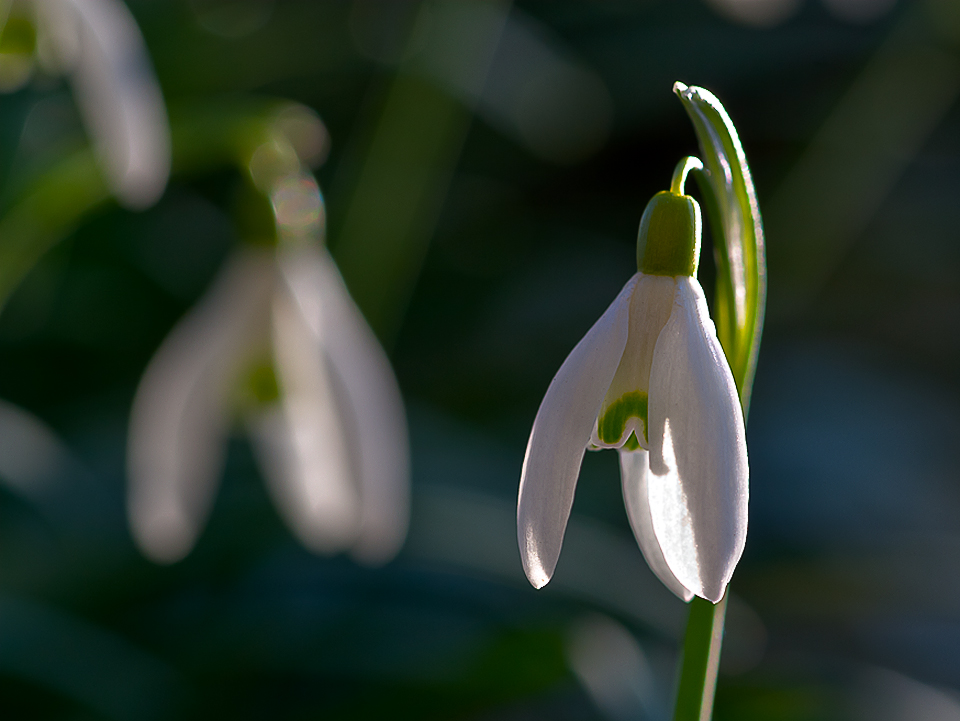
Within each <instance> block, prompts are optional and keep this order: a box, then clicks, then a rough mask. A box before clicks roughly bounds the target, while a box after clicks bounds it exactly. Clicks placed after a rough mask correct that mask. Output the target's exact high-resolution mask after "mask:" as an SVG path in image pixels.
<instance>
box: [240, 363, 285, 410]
mask: <svg viewBox="0 0 960 721" xmlns="http://www.w3.org/2000/svg"><path fill="white" fill-rule="evenodd" d="M246 390H247V392H248V393H249V394H250V395H251V396H252V397H253V398H254V399H256V400H257V402H259V403H260V404H262V405H267V404H269V403H273V402H274V401H276V400H278V399H279V398H280V384H279V383H278V382H277V374H276V373H275V372H274V370H273V365H272V364H271V363H261V364H258V365H256V366H254V367H253V368H252V369H251V371H250V375H248V376H247V388H246Z"/></svg>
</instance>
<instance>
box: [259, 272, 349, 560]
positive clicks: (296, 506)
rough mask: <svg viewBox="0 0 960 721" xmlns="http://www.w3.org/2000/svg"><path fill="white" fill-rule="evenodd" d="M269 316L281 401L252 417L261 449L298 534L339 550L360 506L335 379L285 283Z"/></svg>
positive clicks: (316, 546)
mask: <svg viewBox="0 0 960 721" xmlns="http://www.w3.org/2000/svg"><path fill="white" fill-rule="evenodd" d="M272 318H273V355H274V364H275V367H276V371H277V381H278V385H279V390H280V408H279V409H276V410H274V411H273V413H270V412H267V413H264V414H261V415H260V416H259V417H258V418H257V419H256V420H255V421H254V424H253V428H252V430H253V433H254V437H255V439H256V440H255V443H256V444H257V452H258V455H259V456H260V459H261V461H262V463H263V467H264V470H265V475H266V477H267V482H268V484H269V487H270V490H271V493H272V495H273V497H274V500H275V501H276V503H277V506H278V507H279V508H280V511H281V513H282V514H283V516H284V518H285V519H286V520H287V522H288V523H289V525H290V526H291V528H292V529H293V531H294V533H296V534H297V536H298V537H299V538H300V540H301V541H302V542H303V544H304V545H305V546H307V547H308V548H310V549H311V550H314V551H316V552H318V553H335V552H337V551H341V550H344V549H346V548H349V547H350V546H351V545H352V544H353V542H354V540H355V539H356V537H357V533H358V530H359V513H360V509H359V492H358V488H357V484H356V482H355V480H354V472H353V469H352V468H351V459H350V449H349V446H348V444H347V437H346V436H347V429H346V428H345V427H344V424H343V418H342V415H343V414H342V410H341V404H340V403H339V402H338V401H339V398H338V396H339V394H338V392H337V388H336V379H334V378H333V376H332V373H331V372H330V368H329V364H328V362H327V360H326V358H325V355H324V351H323V348H322V346H321V345H320V343H319V339H318V338H317V336H316V335H315V334H314V333H313V332H312V328H311V324H310V323H309V322H308V321H307V319H306V317H305V316H304V314H303V312H302V309H301V307H300V305H299V304H298V303H297V302H296V300H295V299H294V298H293V296H292V294H291V293H290V291H289V289H288V287H287V285H286V284H283V285H281V286H280V287H279V288H278V289H277V293H276V295H275V297H274V300H273V316H272Z"/></svg>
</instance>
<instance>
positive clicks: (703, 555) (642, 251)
mask: <svg viewBox="0 0 960 721" xmlns="http://www.w3.org/2000/svg"><path fill="white" fill-rule="evenodd" d="M690 161H694V159H690ZM695 162H696V163H697V164H699V161H695ZM690 167H692V163H690V162H688V163H686V164H685V165H684V167H683V169H682V173H679V181H678V179H677V178H678V176H675V181H674V186H673V189H672V190H671V191H670V192H663V193H658V194H657V195H656V196H654V198H653V200H651V202H650V204H649V205H648V206H647V209H646V210H645V211H644V214H643V219H642V220H641V223H640V234H639V240H638V248H637V256H638V268H639V271H638V272H637V273H636V274H635V275H634V276H633V277H632V278H630V280H629V281H627V284H626V286H624V288H623V290H622V291H621V293H620V295H618V296H617V298H616V300H614V301H613V303H612V304H611V305H610V307H609V308H608V309H607V311H606V312H605V313H604V314H603V315H602V316H601V317H600V319H599V320H598V321H597V322H596V323H595V324H594V326H593V327H592V328H591V329H590V330H589V331H588V332H587V335H586V336H584V338H583V339H582V340H581V341H580V342H579V343H578V344H577V346H576V347H575V348H574V349H573V351H572V352H571V353H570V355H569V356H568V357H567V359H566V361H564V363H563V365H562V366H561V367H560V370H559V371H558V372H557V374H556V376H555V377H554V379H553V381H552V382H551V383H550V387H549V388H548V389H547V393H546V395H545V396H544V399H543V402H542V403H541V404H540V410H539V411H538V412H537V416H536V419H535V420H534V423H533V430H532V431H531V433H530V440H529V442H528V444H527V451H526V457H525V458H524V462H523V471H522V474H521V479H520V494H519V504H518V511H517V521H518V540H519V543H520V553H521V556H522V558H523V566H524V570H525V571H526V574H527V578H529V579H530V582H531V583H532V584H533V585H534V586H535V587H537V588H540V587H542V586H543V585H545V584H546V583H547V582H548V581H549V580H550V577H551V576H552V575H553V571H554V568H555V567H556V564H557V559H558V557H559V555H560V546H561V544H562V542H563V534H564V530H565V528H566V524H567V519H568V517H569V515H570V508H571V506H572V504H573V495H574V489H575V486H576V482H577V476H578V475H579V472H580V463H581V461H582V459H583V453H584V450H585V449H586V448H587V447H588V446H589V447H592V448H616V449H618V451H619V455H620V471H621V478H622V482H623V497H624V501H625V503H626V508H627V515H628V516H629V519H630V525H631V527H632V528H633V532H634V535H635V536H636V538H637V541H638V543H639V545H640V549H641V551H642V552H643V555H644V557H645V558H646V560H647V563H648V564H649V565H650V567H651V569H653V571H654V573H656V574H657V576H658V577H659V578H660V579H661V580H662V581H663V582H664V584H666V586H667V587H668V588H670V590H671V591H673V592H674V593H675V594H677V595H678V596H680V597H681V598H683V599H684V600H690V598H692V597H693V595H697V596H701V597H702V598H705V599H707V600H709V601H712V602H714V603H716V602H718V601H720V599H721V598H722V597H723V594H724V590H725V588H726V585H727V583H728V582H729V580H730V577H731V575H732V574H733V570H734V567H735V566H736V564H737V561H738V560H739V558H740V555H741V553H742V551H743V546H744V541H745V539H746V531H747V495H748V492H747V477H748V469H747V447H746V441H745V434H744V423H743V413H742V411H741V408H740V403H739V398H738V395H737V389H736V386H735V385H734V380H733V376H732V375H731V372H730V368H729V366H728V364H727V361H726V359H725V357H724V353H723V350H722V349H721V347H720V343H719V341H718V340H717V336H716V331H715V329H714V324H713V322H712V321H711V319H710V317H709V314H708V311H707V304H706V300H705V298H704V295H703V290H702V289H701V287H700V284H699V282H697V279H696V277H695V274H696V270H697V262H698V259H699V253H700V209H699V206H698V204H697V202H696V201H695V200H694V199H693V198H691V197H689V196H687V195H682V194H681V193H682V188H683V181H684V179H685V176H686V173H687V171H688V170H689V169H690ZM678 170H679V169H678Z"/></svg>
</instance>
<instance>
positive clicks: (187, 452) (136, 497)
mask: <svg viewBox="0 0 960 721" xmlns="http://www.w3.org/2000/svg"><path fill="white" fill-rule="evenodd" d="M275 277H276V271H275V266H274V264H273V262H272V260H271V258H270V257H269V255H268V254H265V253H262V252H256V251H246V252H243V253H239V254H237V255H236V256H234V257H233V258H232V259H231V260H230V261H229V262H228V263H227V265H226V267H225V268H224V269H223V270H222V271H221V273H220V276H219V277H218V278H217V280H216V281H215V282H214V284H213V287H212V288H211V289H210V290H209V291H208V292H207V294H206V296H204V298H203V299H202V300H201V302H200V303H199V304H198V305H197V307H196V308H195V309H194V310H192V311H191V312H190V313H189V314H188V315H187V316H186V317H185V318H184V319H183V320H182V321H180V323H179V324H178V325H177V326H176V327H175V328H174V330H173V332H172V333H171V334H170V335H169V336H168V337H167V339H166V340H165V341H164V343H163V345H162V346H161V347H160V350H159V351H157V354H156V355H155V356H154V358H153V360H152V361H151V362H150V365H149V366H148V367H147V370H146V372H145V373H144V375H143V379H142V380H141V381H140V386H139V387H138V388H137V394H136V397H135V398H134V402H133V409H132V411H131V417H130V436H129V448H128V455H127V470H128V476H129V481H130V491H129V496H128V501H127V504H128V512H129V517H130V526H131V530H132V531H133V536H134V539H135V540H136V541H137V543H138V545H139V546H140V548H141V550H142V551H143V552H144V553H145V554H146V555H147V556H149V557H151V558H153V559H154V560H156V561H161V562H173V561H176V560H179V559H180V558H182V557H183V556H185V555H186V554H187V553H188V552H189V551H190V549H191V548H192V547H193V544H194V542H195V540H196V537H197V535H198V534H199V532H200V528H201V527H202V526H203V523H204V521H205V519H206V516H207V513H208V511H209V508H210V502H211V499H212V497H213V492H214V489H215V488H216V485H217V480H218V477H219V475H220V471H221V467H222V463H223V453H224V442H225V438H226V434H227V424H228V418H227V414H228V407H227V406H228V403H229V395H230V392H231V390H232V384H233V382H234V381H235V380H236V378H237V374H238V372H239V370H240V367H241V365H242V362H243V360H244V359H245V356H246V354H247V351H248V349H249V348H250V347H251V346H254V345H256V344H257V342H258V341H259V340H260V338H259V337H258V336H262V335H263V334H265V332H266V327H267V318H268V313H269V307H270V303H269V299H270V293H271V291H272V289H273V286H274V283H275Z"/></svg>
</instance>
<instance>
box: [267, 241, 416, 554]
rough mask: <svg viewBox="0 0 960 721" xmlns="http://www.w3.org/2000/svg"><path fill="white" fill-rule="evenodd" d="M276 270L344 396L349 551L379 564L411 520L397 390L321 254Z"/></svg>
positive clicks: (288, 259)
mask: <svg viewBox="0 0 960 721" xmlns="http://www.w3.org/2000/svg"><path fill="white" fill-rule="evenodd" d="M281 267H282V268H283V272H284V276H285V278H286V280H287V283H288V284H289V287H290V289H291V291H292V293H293V297H294V298H295V299H296V301H297V303H298V304H299V306H300V308H301V311H302V312H303V314H304V317H305V318H306V319H307V321H308V322H309V323H310V324H311V328H312V331H313V334H314V336H315V337H316V338H318V340H319V342H320V343H321V345H322V347H323V349H324V352H325V354H326V357H327V358H328V359H329V361H330V365H331V367H332V370H333V371H334V374H335V376H336V378H337V379H338V380H339V382H340V383H341V389H342V391H343V401H344V406H345V407H344V408H343V411H344V416H345V417H344V418H343V423H344V424H345V426H349V427H350V429H351V430H352V433H350V436H351V438H352V439H353V450H354V455H355V457H356V459H357V464H358V466H359V467H358V476H359V490H360V518H359V534H358V536H357V540H356V544H355V545H354V547H353V550H352V553H353V555H354V556H355V557H356V558H357V559H358V560H360V561H363V562H366V563H371V564H376V563H383V562H385V561H388V560H389V559H390V558H392V557H393V556H394V555H396V553H397V551H399V550H400V547H401V546H402V544H403V541H404V538H405V537H406V533H407V526H408V523H409V515H410V510H409V509H410V460H409V450H408V448H409V446H408V437H407V421H406V413H405V411H404V407H403V398H402V397H401V395H400V388H399V386H398V385H397V380H396V377H395V376H394V374H393V369H392V368H391V366H390V361H389V360H388V358H387V355H386V353H385V352H384V351H383V348H382V347H381V346H380V343H379V342H378V341H377V339H376V336H374V334H373V331H371V330H370V327H369V326H368V325H367V323H366V320H365V319H364V318H363V315H362V314H361V313H360V310H359V308H357V306H356V304H355V303H354V302H353V300H352V299H351V298H350V295H349V292H348V291H347V288H346V285H345V284H344V282H343V279H342V278H341V276H340V273H339V271H338V270H337V268H336V266H335V265H334V262H333V260H332V259H331V258H330V256H329V254H328V253H327V251H326V250H325V249H323V248H320V247H316V246H308V247H303V248H298V249H292V250H291V251H289V252H288V253H286V254H285V255H284V256H283V258H282V260H281Z"/></svg>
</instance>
